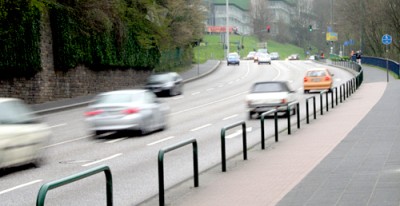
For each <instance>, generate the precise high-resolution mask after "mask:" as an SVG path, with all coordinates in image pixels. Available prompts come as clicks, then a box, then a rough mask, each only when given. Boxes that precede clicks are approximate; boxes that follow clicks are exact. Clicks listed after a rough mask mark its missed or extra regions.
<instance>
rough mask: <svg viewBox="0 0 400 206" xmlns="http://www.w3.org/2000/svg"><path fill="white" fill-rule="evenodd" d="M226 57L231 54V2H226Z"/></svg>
mask: <svg viewBox="0 0 400 206" xmlns="http://www.w3.org/2000/svg"><path fill="white" fill-rule="evenodd" d="M225 42H226V57H228V54H229V0H226V38H225Z"/></svg>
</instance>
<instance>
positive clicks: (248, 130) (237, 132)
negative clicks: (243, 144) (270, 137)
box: [225, 127, 253, 139]
mask: <svg viewBox="0 0 400 206" xmlns="http://www.w3.org/2000/svg"><path fill="white" fill-rule="evenodd" d="M252 130H253V128H252V127H249V128H247V129H246V132H251V131H252ZM241 134H242V130H237V131H236V132H234V133H232V134H230V135H228V136H225V139H231V138H234V137H236V136H239V135H241Z"/></svg>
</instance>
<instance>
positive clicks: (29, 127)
mask: <svg viewBox="0 0 400 206" xmlns="http://www.w3.org/2000/svg"><path fill="white" fill-rule="evenodd" d="M0 111H1V112H0V168H7V167H14V166H20V165H24V164H28V163H34V164H35V165H36V166H39V163H41V161H42V160H43V158H44V153H43V147H44V146H46V145H47V143H48V141H49V139H50V136H51V130H50V128H49V127H48V126H47V125H46V124H45V123H42V122H41V121H40V120H39V119H38V117H37V116H36V115H35V113H34V112H33V111H32V110H31V108H29V106H28V105H27V104H25V103H24V102H23V101H22V100H20V99H16V98H0Z"/></svg>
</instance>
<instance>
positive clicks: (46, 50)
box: [0, 12, 150, 104]
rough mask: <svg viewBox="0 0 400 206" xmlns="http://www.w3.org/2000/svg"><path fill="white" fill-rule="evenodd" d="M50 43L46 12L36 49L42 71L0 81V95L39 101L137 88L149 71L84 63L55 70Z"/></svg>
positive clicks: (30, 102) (48, 21) (33, 101)
mask: <svg viewBox="0 0 400 206" xmlns="http://www.w3.org/2000/svg"><path fill="white" fill-rule="evenodd" d="M52 46H53V45H52V34H51V27H50V20H49V15H48V13H46V12H43V16H42V25H41V48H40V49H41V65H42V71H41V72H39V73H38V74H36V75H35V76H34V77H31V78H14V79H10V80H0V96H2V97H16V98H20V99H23V100H24V101H25V102H27V103H29V104H39V103H44V102H49V101H55V100H60V99H65V98H73V97H79V96H85V95H89V94H97V93H99V92H104V91H110V90H116V89H126V88H138V87H140V85H142V84H143V83H144V81H145V79H146V78H147V76H148V75H149V74H150V71H137V70H132V69H131V70H128V69H123V70H118V69H114V70H104V71H93V70H90V69H88V68H86V67H84V66H78V67H76V68H73V69H70V70H68V71H67V72H62V71H57V70H56V69H55V68H54V60H53V48H52Z"/></svg>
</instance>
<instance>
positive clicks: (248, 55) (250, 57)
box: [246, 51, 257, 60]
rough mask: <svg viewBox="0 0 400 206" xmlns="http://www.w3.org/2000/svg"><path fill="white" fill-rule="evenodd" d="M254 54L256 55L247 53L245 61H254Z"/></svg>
mask: <svg viewBox="0 0 400 206" xmlns="http://www.w3.org/2000/svg"><path fill="white" fill-rule="evenodd" d="M256 53H257V52H255V51H251V52H249V54H247V56H246V59H247V60H253V59H254V56H255V55H256Z"/></svg>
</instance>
